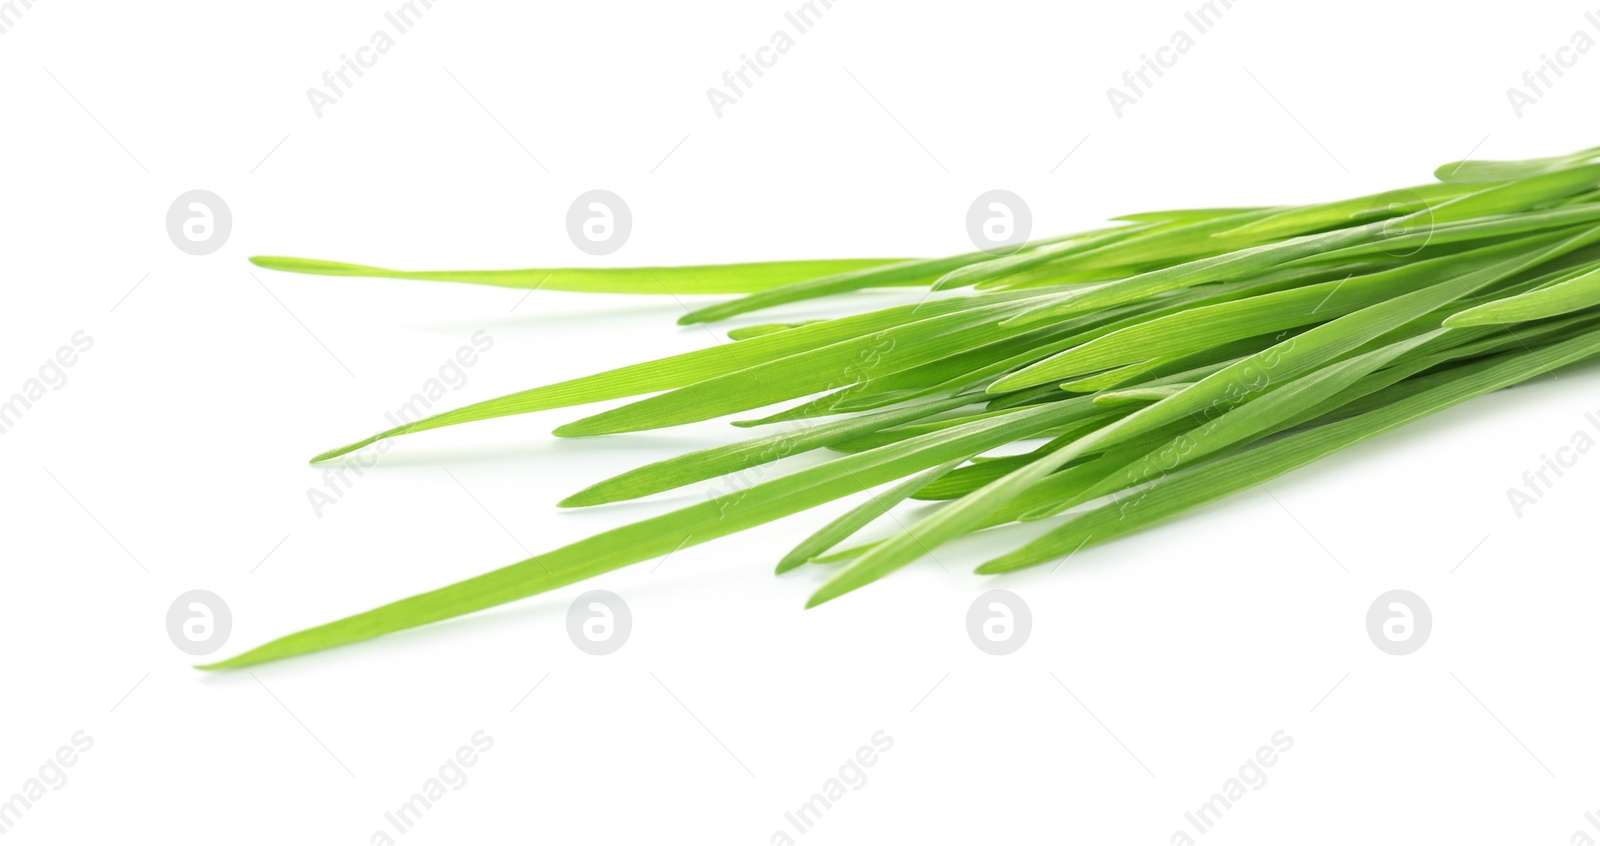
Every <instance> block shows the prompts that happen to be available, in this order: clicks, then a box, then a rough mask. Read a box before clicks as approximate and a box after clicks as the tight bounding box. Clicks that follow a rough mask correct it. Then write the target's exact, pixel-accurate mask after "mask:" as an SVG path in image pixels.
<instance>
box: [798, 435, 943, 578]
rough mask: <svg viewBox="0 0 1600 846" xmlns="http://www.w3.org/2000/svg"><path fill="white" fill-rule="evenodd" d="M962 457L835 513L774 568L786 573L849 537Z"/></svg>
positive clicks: (931, 480)
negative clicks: (834, 516) (830, 520)
mask: <svg viewBox="0 0 1600 846" xmlns="http://www.w3.org/2000/svg"><path fill="white" fill-rule="evenodd" d="M964 460H965V459H962V458H958V459H956V460H954V461H947V462H945V463H943V464H941V465H939V466H938V467H935V468H933V469H932V470H927V471H924V472H923V473H920V474H918V475H916V476H912V477H911V478H910V479H907V480H906V481H904V482H901V483H900V484H898V485H896V486H894V487H893V488H890V489H889V490H887V491H884V492H883V493H880V494H876V495H869V496H868V498H867V501H866V502H863V503H861V504H860V505H858V506H856V507H855V508H852V509H850V510H849V511H846V512H845V513H844V514H841V515H839V517H838V518H837V519H835V520H833V521H832V522H830V523H828V525H826V526H823V527H822V528H821V529H818V530H817V532H816V533H815V534H813V535H811V536H810V537H808V538H806V539H805V540H803V541H801V542H800V543H799V544H798V545H797V546H795V548H794V549H791V550H789V554H787V555H785V556H783V558H782V559H781V560H779V561H778V566H777V568H776V570H775V572H777V573H787V572H789V571H790V570H793V569H794V568H796V567H799V566H800V565H802V564H805V563H806V562H807V561H810V560H812V559H813V558H816V557H817V556H819V555H822V554H823V553H825V552H827V551H828V550H830V549H833V548H834V547H835V546H838V545H839V544H841V543H843V542H845V541H846V540H849V539H850V536H851V535H854V534H855V533H856V532H858V531H860V530H862V529H863V528H865V527H866V526H867V524H869V523H871V522H872V521H873V520H876V519H878V518H879V517H882V516H883V515H885V514H887V513H889V510H890V509H892V508H894V507H895V506H896V505H899V504H900V503H902V502H904V501H905V500H906V499H908V498H910V497H911V496H912V495H913V494H915V493H916V492H917V491H920V490H922V489H923V488H924V487H927V485H928V484H929V483H930V482H934V481H936V480H938V479H939V477H941V476H943V475H944V474H946V473H948V472H950V471H951V470H953V469H955V467H956V465H958V464H960V463H961V462H962V461H964Z"/></svg>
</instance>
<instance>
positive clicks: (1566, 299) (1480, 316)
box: [1444, 266, 1600, 326]
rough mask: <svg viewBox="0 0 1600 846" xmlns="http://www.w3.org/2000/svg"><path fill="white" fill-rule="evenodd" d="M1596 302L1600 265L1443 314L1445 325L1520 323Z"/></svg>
mask: <svg viewBox="0 0 1600 846" xmlns="http://www.w3.org/2000/svg"><path fill="white" fill-rule="evenodd" d="M1595 305H1600V266H1595V267H1590V268H1587V269H1584V268H1578V269H1575V270H1573V271H1570V272H1569V273H1568V274H1567V275H1566V277H1565V278H1564V279H1562V280H1560V281H1558V282H1556V283H1554V284H1552V285H1550V286H1548V287H1545V288H1539V289H1537V290H1533V291H1528V292H1527V293H1523V294H1518V295H1517V296H1514V297H1506V298H1505V299H1500V300H1495V301H1493V302H1488V303H1484V304H1483V305H1480V306H1475V307H1473V308H1469V309H1467V310H1465V311H1461V312H1458V313H1456V314H1452V315H1450V316H1449V317H1447V318H1445V321H1444V325H1446V326H1483V325H1491V324H1505V323H1521V322H1523V321H1527V320H1538V319H1540V318H1544V317H1553V316H1555V315H1558V314H1567V313H1570V312H1574V311H1579V310H1581V309H1586V308H1590V307H1591V306H1595Z"/></svg>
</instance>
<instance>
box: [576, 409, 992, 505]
mask: <svg viewBox="0 0 1600 846" xmlns="http://www.w3.org/2000/svg"><path fill="white" fill-rule="evenodd" d="M981 399H982V397H980V396H962V397H953V398H952V397H946V398H944V399H937V400H933V401H932V402H926V403H921V404H918V405H915V406H910V407H907V408H896V409H891V410H889V411H883V412H879V413H877V414H868V415H863V416H860V417H850V418H846V419H844V420H837V421H832V422H828V423H820V424H817V425H814V426H810V427H806V428H801V429H798V430H794V431H788V432H778V433H776V434H772V435H767V436H765V437H760V438H753V439H751V440H747V441H740V442H739V443H735V444H728V445H726V446H719V447H711V448H710V449H702V450H697V451H695V452H690V453H685V454H683V455H679V456H674V457H672V458H669V459H666V460H665V461H657V462H655V463H654V464H647V465H645V466H643V467H637V468H634V469H632V470H629V471H627V472H626V473H621V474H619V475H616V476H612V477H611V478H609V479H606V480H605V481H602V482H597V483H595V484H593V485H590V486H589V487H587V488H584V489H583V490H581V491H578V492H577V493H575V494H573V495H572V496H569V497H567V498H566V499H564V500H562V501H561V502H560V506H561V507H562V508H577V507H582V506H589V505H601V504H604V503H608V502H622V501H624V500H629V499H637V498H639V497H641V496H649V495H650V494H653V493H660V492H662V491H670V490H672V489H674V488H680V487H683V486H684V485H689V484H693V483H695V482H703V481H705V480H706V479H713V478H716V477H718V476H725V475H727V474H730V473H742V472H744V471H747V470H750V469H752V468H754V467H758V466H760V465H762V464H767V463H770V462H773V461H778V460H780V459H783V458H787V457H789V456H791V455H799V454H800V453H803V452H806V451H808V450H813V449H818V448H820V447H825V446H828V445H830V444H834V443H837V442H840V441H846V440H849V439H851V438H855V437H859V436H861V435H865V434H870V433H872V432H876V431H878V430H880V429H884V428H888V427H890V426H898V425H900V424H902V423H908V422H911V421H913V420H921V419H922V418H924V417H928V416H930V415H933V414H938V413H940V412H944V411H950V410H952V409H956V408H960V407H961V406H963V405H971V404H973V403H976V402H979V401H980V400H981Z"/></svg>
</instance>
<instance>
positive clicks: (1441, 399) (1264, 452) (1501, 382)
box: [977, 332, 1600, 573]
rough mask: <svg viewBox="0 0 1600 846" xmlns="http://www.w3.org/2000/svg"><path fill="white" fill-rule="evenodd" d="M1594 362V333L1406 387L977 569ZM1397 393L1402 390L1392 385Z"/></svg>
mask: <svg viewBox="0 0 1600 846" xmlns="http://www.w3.org/2000/svg"><path fill="white" fill-rule="evenodd" d="M1595 355H1600V332H1591V333H1589V334H1586V335H1583V336H1580V337H1578V338H1575V339H1572V340H1568V341H1564V342H1561V343H1557V344H1553V345H1551V346H1548V347H1545V348H1544V349H1541V350H1537V351H1532V352H1528V351H1523V352H1514V353H1506V354H1503V355H1500V356H1496V357H1494V358H1491V359H1485V360H1482V361H1481V362H1475V363H1471V364H1466V365H1462V366H1460V367H1458V368H1455V369H1453V370H1452V371H1448V372H1445V373H1442V374H1438V375H1437V376H1435V377H1434V378H1432V379H1431V380H1429V381H1428V382H1427V383H1426V384H1427V389H1426V390H1421V391H1416V390H1414V389H1411V388H1407V389H1406V390H1405V391H1404V392H1405V393H1409V394H1410V396H1406V397H1404V398H1403V399H1400V400H1398V401H1395V402H1392V403H1388V404H1386V405H1381V406H1379V407H1378V408H1376V409H1375V410H1372V411H1369V412H1367V413H1364V414H1361V415H1359V416H1356V417H1351V418H1349V419H1346V420H1342V421H1339V422H1336V423H1330V424H1328V425H1326V426H1321V427H1318V428H1316V429H1312V430H1309V431H1306V432H1301V433H1298V434H1295V435H1290V436H1288V437H1285V438H1282V439H1279V440H1275V441H1272V442H1270V443H1267V444H1265V445H1262V446H1258V447H1255V448H1253V449H1248V450H1244V451H1242V452H1237V453H1230V454H1228V455H1225V456H1222V457H1219V458H1217V459H1214V460H1212V461H1210V462H1206V463H1203V464H1200V465H1196V466H1195V467H1192V468H1190V469H1189V470H1187V471H1184V472H1180V473H1176V474H1173V475H1170V476H1164V477H1162V478H1161V479H1160V480H1158V481H1157V482H1156V483H1154V485H1152V487H1151V489H1150V490H1148V491H1146V492H1144V493H1143V494H1142V495H1141V496H1139V497H1137V498H1135V499H1132V500H1129V501H1124V502H1113V503H1109V504H1107V505H1104V506H1101V507H1100V508H1097V509H1095V510H1094V511H1091V512H1089V513H1087V514H1084V515H1081V516H1079V517H1076V518H1074V519H1072V520H1070V521H1069V522H1067V523H1065V524H1063V525H1061V526H1059V527H1057V528H1056V529H1053V530H1051V531H1050V532H1048V533H1046V534H1044V535H1041V536H1039V537H1038V538H1035V539H1034V540H1033V541H1031V542H1029V543H1027V544H1025V545H1023V546H1022V547H1020V548H1018V549H1016V550H1014V551H1012V552H1010V553H1007V554H1005V555H1001V556H999V557H997V558H995V559H993V560H991V561H989V562H987V563H985V564H983V565H982V566H980V567H979V568H978V569H977V572H979V573H1004V572H1010V571H1013V570H1019V569H1022V568H1024V567H1030V566H1035V565H1038V564H1043V563H1045V562H1047V561H1052V560H1055V559H1057V558H1059V557H1061V556H1062V555H1065V554H1067V553H1070V552H1072V551H1074V550H1077V549H1080V548H1082V547H1084V546H1088V545H1092V544H1101V543H1105V542H1106V541H1109V540H1113V539H1115V538H1118V537H1121V536H1123V535H1127V534H1129V533H1131V532H1133V531H1136V530H1138V529H1142V528H1144V527H1146V526H1150V525H1152V524H1154V523H1157V522H1160V521H1162V520H1165V519H1167V518H1169V517H1172V516H1174V515H1177V514H1180V513H1182V512H1184V511H1187V510H1190V509H1192V508H1196V507H1198V506H1201V505H1204V504H1206V503H1209V502H1212V501H1214V500H1218V499H1221V498H1223V497H1226V496H1229V495H1231V494H1234V493H1237V492H1239V491H1242V490H1246V489H1248V488H1251V487H1253V486H1255V485H1257V484H1260V483H1261V482H1265V481H1268V480H1270V479H1273V478H1275V477H1277V476H1280V475H1282V474H1284V473H1287V472H1289V471H1291V470H1294V469H1296V468H1298V467H1302V466H1304V465H1306V464H1309V463H1311V462H1313V461H1315V460H1317V459H1319V458H1322V457H1324V456H1326V455H1330V454H1332V453H1334V452H1337V451H1338V450H1340V449H1344V448H1345V447H1348V446H1352V445H1354V444H1357V443H1360V442H1362V441H1365V440H1367V439H1369V438H1372V437H1375V436H1377V435H1380V434H1382V433H1384V432H1387V431H1390V430H1391V429H1395V428H1398V427H1400V426H1403V425H1405V424H1406V423H1410V422H1412V421H1414V420H1418V419H1420V418H1422V417H1426V416H1427V415H1429V414H1433V413H1435V412H1438V411H1442V410H1444V409H1446V408H1449V407H1450V406H1453V405H1456V404H1458V403H1461V402H1464V401H1466V400H1469V399H1472V398H1473V397H1476V396H1481V395H1483V394H1486V393H1489V392H1491V391H1496V390H1499V389H1501V388H1504V387H1507V386H1510V385H1514V384H1517V383H1518V382H1523V381H1526V380H1528V379H1531V378H1533V377H1535V376H1538V375H1541V374H1543V373H1547V372H1549V371H1551V370H1554V369H1556V368H1559V367H1564V366H1567V365H1569V364H1572V363H1574V362H1577V361H1581V360H1583V359H1586V358H1592V357H1594V356H1595ZM1396 387H1397V388H1399V387H1402V386H1396Z"/></svg>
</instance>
